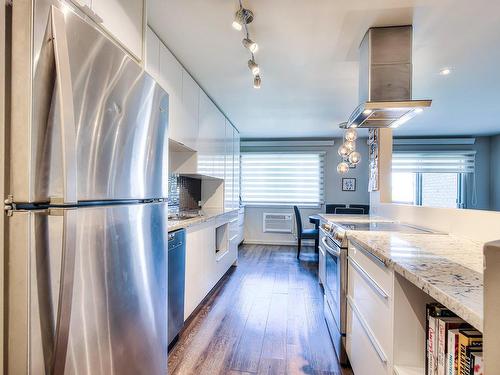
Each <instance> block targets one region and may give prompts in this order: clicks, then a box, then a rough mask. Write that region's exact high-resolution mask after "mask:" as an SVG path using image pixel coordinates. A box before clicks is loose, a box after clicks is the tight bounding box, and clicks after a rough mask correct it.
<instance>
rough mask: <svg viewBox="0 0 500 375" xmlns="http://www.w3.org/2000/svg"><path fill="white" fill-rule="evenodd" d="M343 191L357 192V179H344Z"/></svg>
mask: <svg viewBox="0 0 500 375" xmlns="http://www.w3.org/2000/svg"><path fill="white" fill-rule="evenodd" d="M342 191H356V179H355V178H343V179H342Z"/></svg>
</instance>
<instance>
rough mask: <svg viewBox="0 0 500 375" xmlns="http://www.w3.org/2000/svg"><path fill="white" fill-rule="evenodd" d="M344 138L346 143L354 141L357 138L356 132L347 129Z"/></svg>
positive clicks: (352, 129)
mask: <svg viewBox="0 0 500 375" xmlns="http://www.w3.org/2000/svg"><path fill="white" fill-rule="evenodd" d="M344 138H345V140H346V141H351V142H352V141H355V140H356V139H357V138H358V132H357V131H356V129H354V128H349V129H347V130H346V132H345V135H344Z"/></svg>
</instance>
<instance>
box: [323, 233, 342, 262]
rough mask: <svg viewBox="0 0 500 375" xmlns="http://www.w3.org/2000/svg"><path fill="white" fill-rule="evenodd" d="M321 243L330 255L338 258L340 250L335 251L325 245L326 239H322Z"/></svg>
mask: <svg viewBox="0 0 500 375" xmlns="http://www.w3.org/2000/svg"><path fill="white" fill-rule="evenodd" d="M321 242H322V243H323V245H324V246H325V247H326V249H327V250H328V252H329V253H331V254H332V255H335V256H337V257H340V250H336V249H334V248H332V247H330V246H328V244H327V243H326V237H322V238H321Z"/></svg>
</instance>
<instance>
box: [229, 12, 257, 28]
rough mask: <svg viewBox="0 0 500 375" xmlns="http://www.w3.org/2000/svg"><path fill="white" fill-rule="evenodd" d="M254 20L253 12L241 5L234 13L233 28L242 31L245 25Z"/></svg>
mask: <svg viewBox="0 0 500 375" xmlns="http://www.w3.org/2000/svg"><path fill="white" fill-rule="evenodd" d="M252 21H253V12H252V11H251V10H249V9H245V8H242V7H240V9H238V10H237V11H236V13H235V14H234V20H233V28H234V29H235V30H238V31H241V30H242V29H243V25H247V24H249V23H251V22H252Z"/></svg>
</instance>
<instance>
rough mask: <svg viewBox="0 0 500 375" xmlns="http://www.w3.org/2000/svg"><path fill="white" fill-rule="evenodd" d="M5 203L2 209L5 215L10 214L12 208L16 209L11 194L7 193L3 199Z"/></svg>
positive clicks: (12, 210)
mask: <svg viewBox="0 0 500 375" xmlns="http://www.w3.org/2000/svg"><path fill="white" fill-rule="evenodd" d="M3 203H4V204H5V205H4V206H3V210H4V212H5V214H6V215H7V216H12V214H13V212H14V210H15V209H16V204H15V203H14V197H13V196H12V195H7V199H5V200H4V201H3Z"/></svg>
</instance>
